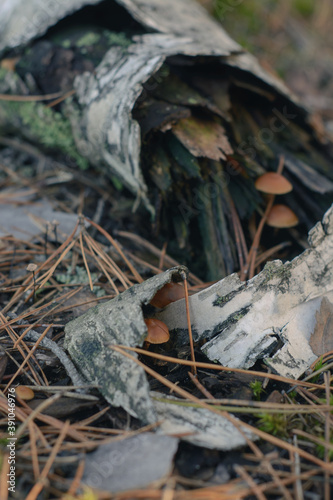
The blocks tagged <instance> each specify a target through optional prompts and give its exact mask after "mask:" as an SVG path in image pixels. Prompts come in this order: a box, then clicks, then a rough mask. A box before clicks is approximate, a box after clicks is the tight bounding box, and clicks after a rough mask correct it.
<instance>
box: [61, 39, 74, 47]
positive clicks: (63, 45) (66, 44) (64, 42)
mask: <svg viewBox="0 0 333 500" xmlns="http://www.w3.org/2000/svg"><path fill="white" fill-rule="evenodd" d="M71 45H72V44H71V41H70V40H69V39H66V40H63V41H62V42H61V46H62V47H63V48H64V49H69V48H70V47H71Z"/></svg>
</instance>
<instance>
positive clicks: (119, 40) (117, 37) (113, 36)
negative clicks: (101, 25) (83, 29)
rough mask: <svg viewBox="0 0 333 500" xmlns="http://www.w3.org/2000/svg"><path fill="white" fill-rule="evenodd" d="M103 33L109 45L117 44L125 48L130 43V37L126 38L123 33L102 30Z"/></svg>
mask: <svg viewBox="0 0 333 500" xmlns="http://www.w3.org/2000/svg"><path fill="white" fill-rule="evenodd" d="M103 35H104V36H105V37H106V39H107V41H108V43H109V44H110V45H118V46H119V47H123V48H125V49H126V48H127V47H129V46H130V45H131V44H132V41H131V39H130V38H127V36H126V35H125V33H116V32H114V31H107V30H105V31H103Z"/></svg>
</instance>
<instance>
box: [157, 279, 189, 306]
mask: <svg viewBox="0 0 333 500" xmlns="http://www.w3.org/2000/svg"><path fill="white" fill-rule="evenodd" d="M184 297H185V290H184V287H183V286H182V285H180V284H179V283H167V284H166V285H164V287H163V288H161V289H160V290H158V292H157V293H156V294H155V295H154V297H153V299H152V300H151V302H150V303H151V305H152V306H154V307H159V308H162V307H165V306H167V305H168V304H170V303H171V302H176V300H180V299H183V298H184Z"/></svg>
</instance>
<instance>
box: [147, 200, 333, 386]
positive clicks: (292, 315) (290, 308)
mask: <svg viewBox="0 0 333 500" xmlns="http://www.w3.org/2000/svg"><path fill="white" fill-rule="evenodd" d="M309 244H310V248H309V249H308V250H305V251H304V252H303V253H302V254H301V255H299V256H298V257H296V258H295V259H294V260H292V261H291V262H286V263H285V264H283V263H282V262H281V261H279V260H276V261H273V262H268V263H267V264H266V266H265V268H264V269H263V271H262V272H261V273H260V274H258V275H257V276H255V277H254V278H253V279H251V280H250V281H248V282H247V283H246V284H245V283H242V282H240V281H239V278H238V275H237V274H232V275H230V276H228V277H226V278H224V279H223V280H221V281H219V282H217V283H215V284H214V285H213V286H211V287H209V288H208V289H206V290H203V291H202V292H199V293H197V294H195V295H192V297H190V299H189V301H190V313H191V321H192V331H193V338H194V340H195V341H199V340H202V339H211V340H210V341H209V342H207V343H206V344H205V345H204V346H203V347H202V350H203V352H204V353H205V354H206V355H207V356H208V357H209V358H210V359H211V360H212V361H218V362H219V363H221V364H222V365H224V366H230V367H234V368H248V367H250V366H252V365H253V364H254V363H255V361H256V360H257V359H259V358H262V357H265V356H269V353H270V352H272V350H273V349H274V348H275V347H276V346H277V344H278V341H280V342H281V341H282V342H283V344H284V345H283V347H282V348H280V349H279V350H278V352H277V353H276V354H274V355H273V356H272V357H271V358H270V357H266V363H267V364H268V365H269V366H270V367H271V368H273V370H274V371H276V372H277V373H278V374H280V375H284V376H286V377H290V378H298V377H299V376H300V375H302V373H304V371H305V370H307V369H308V368H309V366H310V364H311V363H312V362H313V361H314V360H315V359H316V357H317V356H316V355H315V354H314V353H313V351H312V349H311V346H310V344H309V340H310V337H311V334H312V332H313V330H314V326H315V321H316V318H315V313H316V311H317V310H319V308H320V304H321V301H322V299H323V297H327V298H328V299H329V300H331V302H333V206H332V207H331V208H330V209H329V210H328V211H327V212H326V214H325V215H324V217H323V220H322V222H318V223H317V224H316V226H315V227H314V228H313V229H312V230H311V231H310V232H309ZM182 310H183V301H182V300H181V301H178V302H175V303H173V304H170V305H169V306H168V307H166V308H165V309H164V310H163V311H162V312H161V313H159V314H158V315H157V317H158V318H159V319H161V320H162V321H164V322H165V323H166V324H167V325H168V327H169V330H170V331H172V330H174V331H176V332H177V335H178V336H179V342H180V343H182V342H186V338H185V335H186V331H187V326H186V318H185V316H184V315H183V314H181V311H182Z"/></svg>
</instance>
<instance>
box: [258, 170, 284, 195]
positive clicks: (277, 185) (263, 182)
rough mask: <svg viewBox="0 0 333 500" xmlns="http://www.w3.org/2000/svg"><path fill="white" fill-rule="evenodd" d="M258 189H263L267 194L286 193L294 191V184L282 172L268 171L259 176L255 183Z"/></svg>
mask: <svg viewBox="0 0 333 500" xmlns="http://www.w3.org/2000/svg"><path fill="white" fill-rule="evenodd" d="M254 185H255V187H256V189H258V191H262V192H263V193H267V194H286V193H289V192H290V191H292V189H293V186H292V184H291V183H290V182H289V181H288V179H286V178H285V177H283V175H281V174H277V173H276V172H267V173H266V174H264V175H261V176H260V177H258V179H257V180H256V181H255V183H254Z"/></svg>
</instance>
